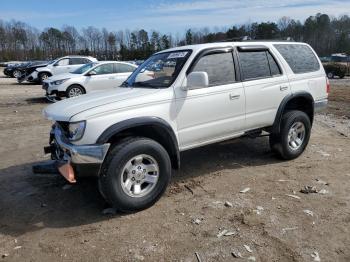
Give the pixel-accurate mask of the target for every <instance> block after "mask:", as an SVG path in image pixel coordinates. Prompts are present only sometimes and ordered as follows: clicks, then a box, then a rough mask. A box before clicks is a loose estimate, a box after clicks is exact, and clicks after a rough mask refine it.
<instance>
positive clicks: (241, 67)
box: [236, 46, 284, 82]
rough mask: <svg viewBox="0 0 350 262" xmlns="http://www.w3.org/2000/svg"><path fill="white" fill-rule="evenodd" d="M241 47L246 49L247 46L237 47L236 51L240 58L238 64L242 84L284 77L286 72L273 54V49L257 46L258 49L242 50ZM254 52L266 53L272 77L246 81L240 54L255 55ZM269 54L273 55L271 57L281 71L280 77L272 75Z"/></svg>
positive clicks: (248, 48) (251, 47) (248, 47)
mask: <svg viewBox="0 0 350 262" xmlns="http://www.w3.org/2000/svg"><path fill="white" fill-rule="evenodd" d="M240 47H245V46H237V49H236V54H237V57H238V63H239V70H240V73H241V81H242V82H249V81H255V80H263V79H272V78H276V77H281V76H283V75H284V71H283V69H282V66H281V65H280V63H279V61H278V60H277V59H276V56H275V55H274V54H273V52H271V49H270V48H269V47H267V46H257V47H256V48H254V46H246V47H247V49H240ZM254 52H256V53H257V52H264V53H265V56H266V60H267V63H268V66H269V71H270V76H263V77H255V78H248V79H245V76H244V72H243V66H242V59H241V58H240V55H239V53H254ZM267 53H269V54H270V55H271V57H272V58H273V60H274V61H275V63H276V64H277V67H278V69H279V71H280V74H279V75H272V71H271V65H270V61H269V58H268V56H267Z"/></svg>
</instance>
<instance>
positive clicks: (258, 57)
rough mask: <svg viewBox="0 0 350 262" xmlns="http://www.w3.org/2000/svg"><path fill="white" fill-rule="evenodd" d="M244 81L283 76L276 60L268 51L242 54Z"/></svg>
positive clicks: (240, 54)
mask: <svg viewBox="0 0 350 262" xmlns="http://www.w3.org/2000/svg"><path fill="white" fill-rule="evenodd" d="M239 60H240V62H241V67H242V72H243V78H244V80H253V79H261V78H269V77H273V76H277V75H280V74H281V70H280V68H279V66H278V64H277V63H276V60H275V59H274V58H273V57H272V55H271V54H270V53H269V52H268V51H250V52H240V53H239Z"/></svg>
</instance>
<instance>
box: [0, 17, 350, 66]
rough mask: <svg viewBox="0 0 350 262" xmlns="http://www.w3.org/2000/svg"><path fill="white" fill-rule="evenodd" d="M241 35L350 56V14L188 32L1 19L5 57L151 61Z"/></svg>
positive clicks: (0, 38)
mask: <svg viewBox="0 0 350 262" xmlns="http://www.w3.org/2000/svg"><path fill="white" fill-rule="evenodd" d="M241 39H251V40H259V39H266V40H268V39H280V40H283V39H284V40H294V41H301V42H306V43H309V44H310V45H311V46H312V47H313V48H314V49H315V50H316V52H317V53H318V54H319V55H320V56H328V55H330V54H333V53H347V54H350V17H349V16H348V15H343V16H340V17H338V18H335V17H330V16H329V15H327V14H316V15H314V16H310V17H308V18H307V19H306V20H305V22H301V21H299V20H294V19H291V18H289V17H286V16H285V17H282V18H280V19H279V20H278V21H277V22H261V23H250V24H245V25H241V26H233V27H231V28H229V29H225V30H215V31H214V32H213V31H211V30H210V29H209V28H202V29H188V30H186V32H185V33H184V34H183V36H179V35H178V34H177V35H176V36H174V35H172V34H162V33H160V32H158V31H150V32H147V31H146V30H143V29H141V30H134V31H130V30H128V29H126V30H119V31H108V30H107V29H106V28H102V29H98V28H96V27H93V26H89V27H86V28H82V29H81V30H78V29H76V28H75V27H74V26H68V25H65V26H63V27H62V28H61V29H58V28H53V27H50V28H46V29H44V30H42V31H40V30H38V29H37V28H34V27H32V26H30V25H28V24H26V23H23V22H20V21H15V20H12V21H7V22H6V21H2V20H0V61H8V60H31V59H54V58H56V57H60V56H64V55H70V54H79V55H92V56H94V57H97V58H98V59H99V60H134V59H145V58H147V57H148V56H150V55H151V54H153V53H154V52H157V51H161V50H164V49H167V48H170V47H174V46H182V45H188V44H199V43H210V42H218V41H235V40H237V41H238V40H241Z"/></svg>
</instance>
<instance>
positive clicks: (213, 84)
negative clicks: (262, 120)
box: [175, 49, 245, 150]
mask: <svg viewBox="0 0 350 262" xmlns="http://www.w3.org/2000/svg"><path fill="white" fill-rule="evenodd" d="M197 59H198V60H197V61H196V62H195V63H196V64H195V65H194V66H193V67H192V69H191V72H206V73H207V74H208V78H209V86H208V87H203V88H197V89H192V90H184V89H181V88H178V89H176V90H175V95H176V108H177V116H176V119H177V126H178V136H179V143H180V149H181V150H185V149H189V148H192V147H196V146H199V145H202V144H206V143H211V142H215V141H219V140H224V139H226V138H229V137H232V136H234V134H237V133H239V132H240V131H242V130H243V128H244V125H245V95H244V89H243V85H242V83H241V82H236V72H235V66H234V60H233V53H232V50H231V49H219V50H210V51H208V52H206V53H204V54H203V55H202V56H201V57H200V58H197ZM188 73H190V72H188ZM185 82H186V81H185Z"/></svg>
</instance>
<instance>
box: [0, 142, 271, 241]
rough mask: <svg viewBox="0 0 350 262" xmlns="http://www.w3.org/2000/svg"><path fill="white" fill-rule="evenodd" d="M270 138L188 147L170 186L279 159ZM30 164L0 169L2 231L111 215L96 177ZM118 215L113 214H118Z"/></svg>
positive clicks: (19, 232) (16, 233)
mask: <svg viewBox="0 0 350 262" xmlns="http://www.w3.org/2000/svg"><path fill="white" fill-rule="evenodd" d="M276 162H278V160H276V158H274V156H273V155H272V153H271V152H270V150H269V147H268V141H267V139H266V138H259V139H256V140H252V139H248V138H247V139H240V140H232V141H228V142H223V143H219V144H214V145H209V146H206V147H202V148H198V149H194V150H189V151H186V152H184V153H183V154H182V167H181V170H179V171H176V172H174V176H173V181H172V184H171V185H170V188H171V187H172V186H174V184H176V183H177V182H179V181H184V182H185V183H186V181H189V180H191V179H193V178H195V177H202V178H203V177H205V176H206V175H209V174H211V173H212V172H217V171H220V170H227V169H231V170H232V169H242V170H244V168H245V167H246V166H260V165H268V164H271V163H276ZM33 164H36V163H28V164H23V165H18V166H13V167H9V168H6V169H2V170H0V213H1V216H0V233H1V234H5V235H11V236H14V237H17V236H20V235H22V234H25V233H27V232H31V231H37V230H41V229H43V228H68V227H74V226H80V225H88V224H91V223H95V222H98V221H103V220H106V219H109V218H110V217H109V216H105V215H103V214H102V210H103V209H104V208H106V207H108V206H107V205H106V203H105V201H104V199H103V198H102V196H101V195H100V194H99V191H98V188H97V181H96V179H82V180H80V181H79V183H78V184H76V185H74V186H72V187H68V188H66V187H67V186H66V187H65V185H67V184H66V182H65V180H64V179H63V178H62V177H61V176H60V175H52V174H45V175H37V174H33V173H32V165H33ZM118 217H120V215H116V216H115V218H114V219H118Z"/></svg>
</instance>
